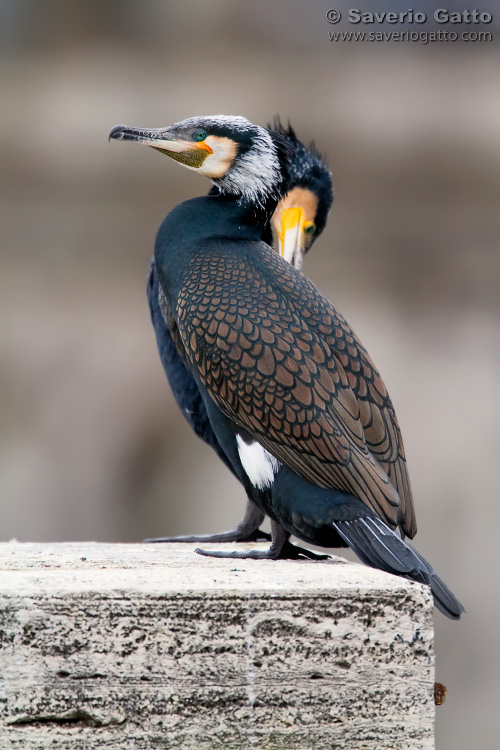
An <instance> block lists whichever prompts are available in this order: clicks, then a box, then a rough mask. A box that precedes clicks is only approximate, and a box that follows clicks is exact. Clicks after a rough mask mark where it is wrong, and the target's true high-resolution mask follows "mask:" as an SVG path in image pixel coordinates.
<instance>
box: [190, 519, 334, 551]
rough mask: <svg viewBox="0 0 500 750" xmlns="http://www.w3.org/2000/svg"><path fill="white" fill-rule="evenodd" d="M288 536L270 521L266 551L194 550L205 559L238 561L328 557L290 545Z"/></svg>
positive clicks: (286, 532)
mask: <svg viewBox="0 0 500 750" xmlns="http://www.w3.org/2000/svg"><path fill="white" fill-rule="evenodd" d="M289 536H290V534H289V533H288V531H285V529H284V528H283V527H282V526H280V524H279V523H277V522H276V521H273V520H272V519H271V540H272V541H271V546H270V547H269V549H266V550H259V549H251V550H245V551H243V550H241V551H237V550H235V551H234V552H217V551H212V550H205V549H199V548H198V549H195V552H197V553H198V554H199V555H204V556H205V557H230V558H236V559H238V560H240V559H242V560H301V559H304V558H308V559H309V560H327V559H329V557H330V555H318V554H316V552H312V551H311V550H308V549H303V547H298V546H296V545H295V544H290V542H289V541H288V538H289Z"/></svg>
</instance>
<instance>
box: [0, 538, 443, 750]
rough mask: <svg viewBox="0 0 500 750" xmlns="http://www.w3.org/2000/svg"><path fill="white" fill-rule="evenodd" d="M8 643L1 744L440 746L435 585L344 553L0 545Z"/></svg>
mask: <svg viewBox="0 0 500 750" xmlns="http://www.w3.org/2000/svg"><path fill="white" fill-rule="evenodd" d="M240 546H242V545H240ZM243 546H244V545H243ZM0 647H1V649H0V748H1V749H2V750H14V749H16V750H18V749H19V750H20V749H21V748H22V749H23V750H48V749H49V748H50V750H93V749H94V748H106V749H110V750H111V749H112V750H132V749H133V750H149V749H150V748H151V749H153V748H162V749H170V748H172V749H173V748H175V750H194V749H196V750H219V748H220V749H222V748H224V750H233V749H234V750H247V749H248V750H281V749H283V750H284V749H287V750H288V749H289V750H292V749H293V750H334V749H335V748H345V749H352V750H362V749H363V748H366V749H369V750H384V749H385V748H391V750H397V749H398V748H400V749H401V750H403V749H404V750H417V748H418V749H422V750H423V749H424V748H425V750H428V749H430V748H433V747H434V742H433V724H434V702H433V687H434V665H433V623H432V601H431V597H430V594H429V592H428V590H427V589H426V587H423V586H420V585H418V584H415V583H410V582H407V581H404V580H402V579H399V578H396V577H394V576H389V575H386V574H384V573H381V572H379V571H376V570H372V569H369V568H366V567H364V566H361V565H354V564H351V563H347V562H345V561H341V560H339V559H333V560H331V561H326V562H312V561H304V562H296V561H293V562H288V561H286V562H281V561H280V562H269V561H253V560H249V561H241V560H216V559H212V560H211V559H208V558H202V557H200V556H198V555H196V554H194V553H193V547H192V546H190V545H138V544H136V545H131V544H130V545H126V544H113V545H111V544H95V543H86V544H52V545H51V544H19V543H5V544H0Z"/></svg>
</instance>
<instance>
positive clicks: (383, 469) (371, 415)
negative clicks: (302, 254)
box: [177, 243, 414, 536]
mask: <svg viewBox="0 0 500 750" xmlns="http://www.w3.org/2000/svg"><path fill="white" fill-rule="evenodd" d="M221 244H222V247H224V245H223V243H221ZM228 245H229V243H228ZM233 247H234V245H233ZM192 264H193V265H192V267H191V272H190V275H189V281H188V283H187V284H186V285H185V286H184V287H183V289H182V291H181V293H180V296H179V300H178V310H177V311H178V316H177V318H178V326H179V332H180V335H181V337H182V340H183V343H184V346H185V348H186V352H187V354H188V356H189V357H190V358H191V360H192V362H193V364H194V365H195V366H196V367H197V369H198V370H199V373H200V376H201V378H202V381H203V383H204V384H205V386H206V387H207V388H208V390H209V391H210V393H211V395H212V397H213V398H214V400H215V401H216V402H217V403H218V405H219V406H220V408H221V409H222V410H223V411H224V412H225V413H226V414H227V415H228V416H229V417H230V418H231V419H233V420H234V421H235V422H236V423H237V424H239V425H240V426H241V427H242V428H244V429H246V430H248V431H249V432H251V433H252V434H254V435H255V436H256V437H257V439H258V440H259V441H260V442H261V443H262V445H264V447H265V448H267V450H269V451H270V452H271V453H272V454H273V455H275V456H276V458H278V459H279V460H280V461H281V462H282V463H284V464H285V465H287V466H289V467H290V468H292V469H293V470H294V471H296V472H297V473H298V474H299V475H300V476H302V477H304V478H305V479H308V480H309V481H311V482H313V483H315V484H318V485H320V486H322V487H331V488H337V489H341V490H345V491H348V492H352V493H353V494H355V495H356V496H357V497H359V498H360V499H361V500H363V501H364V502H365V503H366V504H367V505H369V506H370V507H371V508H373V509H374V510H375V511H376V512H377V513H378V514H379V515H380V516H381V517H382V518H384V519H385V520H386V521H387V522H388V523H389V524H391V525H392V526H396V525H399V524H401V525H402V528H403V529H404V530H405V532H406V533H407V534H408V535H409V536H412V533H411V532H412V530H413V518H414V516H413V508H412V501H411V494H410V490H409V482H408V477H407V472H406V463H405V458H404V450H403V445H402V440H401V433H400V430H399V426H398V424H397V421H396V417H395V414H394V409H393V407H392V403H391V401H390V399H389V396H388V394H387V391H386V389H385V386H384V384H383V382H382V380H381V378H380V375H379V373H378V372H377V370H376V368H375V367H374V365H373V363H372V362H371V360H370V358H369V356H368V354H367V352H366V350H365V349H364V348H363V346H362V345H361V343H360V341H359V340H358V339H357V338H356V336H355V334H354V333H353V332H352V330H351V329H350V327H349V326H348V324H347V323H346V321H345V320H344V319H343V318H342V316H340V315H339V314H338V313H337V311H336V310H335V308H334V307H333V305H331V304H330V303H329V302H328V301H327V300H326V299H325V298H324V297H322V295H321V294H320V293H319V292H318V290H317V289H316V287H314V285H313V284H312V283H311V282H309V281H308V280H307V279H306V278H305V277H303V276H302V275H301V274H299V273H297V272H296V271H295V270H294V269H293V268H291V267H290V266H289V265H288V264H287V263H286V262H284V261H282V260H281V259H280V258H279V256H277V254H275V253H274V252H273V251H271V250H270V249H269V248H268V247H267V246H266V245H263V244H260V243H255V244H253V243H252V249H251V250H250V252H248V254H247V255H246V256H244V257H242V256H241V254H237V253H235V252H234V251H232V250H231V247H228V248H227V251H226V252H219V253H217V254H208V253H200V255H199V256H198V257H196V258H194V259H193V260H192Z"/></svg>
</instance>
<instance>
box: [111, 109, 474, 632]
mask: <svg viewBox="0 0 500 750" xmlns="http://www.w3.org/2000/svg"><path fill="white" fill-rule="evenodd" d="M110 137H112V138H115V139H118V140H133V141H140V142H143V143H146V144H148V145H150V146H153V147H154V148H157V149H159V150H160V151H162V152H163V153H165V154H167V155H169V156H171V157H172V158H174V159H175V160H177V161H179V162H180V163H181V164H184V165H185V166H187V167H188V168H189V169H193V170H196V171H198V172H200V173H202V174H204V175H206V176H207V177H209V178H210V179H212V181H213V182H214V183H215V184H216V185H217V186H218V187H219V189H220V191H221V192H220V194H219V195H217V196H214V195H213V196H205V197H200V198H194V199H192V200H189V201H186V202H184V203H182V204H180V205H179V206H177V207H176V208H174V209H173V210H172V211H171V212H170V213H169V214H168V215H167V217H166V218H165V219H164V220H163V222H162V224H161V226H160V229H159V230H158V234H157V237H156V243H155V262H156V267H157V269H158V276H159V280H160V285H161V289H162V291H163V294H164V314H165V317H166V319H167V320H168V324H169V327H170V330H171V333H172V335H173V337H174V340H175V341H176V344H177V346H178V350H179V352H180V353H181V356H182V357H183V358H184V361H185V362H186V364H187V366H188V368H189V369H190V372H191V373H192V375H193V377H194V379H195V380H196V382H197V385H198V388H199V390H200V393H201V395H202V398H203V402H204V404H205V407H206V410H207V413H208V417H209V419H210V422H211V425H212V428H213V430H214V433H215V434H216V436H217V440H218V442H219V444H220V445H221V447H222V448H223V450H224V452H225V453H226V456H227V457H228V459H229V460H230V462H231V465H232V467H233V468H234V469H235V470H236V471H237V473H238V476H239V478H240V480H241V481H242V482H243V484H244V486H245V489H246V491H247V494H248V495H249V497H252V499H253V501H254V502H255V503H256V504H257V505H258V506H259V507H260V509H261V511H263V512H264V513H266V514H267V515H269V517H270V519H271V536H272V543H271V546H270V548H269V549H268V550H267V551H261V550H250V551H245V552H243V551H231V552H211V551H206V550H199V552H200V553H201V554H205V555H210V556H217V557H229V558H253V559H278V558H280V557H283V556H286V554H287V551H288V538H289V536H290V535H291V534H294V535H295V536H297V537H299V538H300V539H303V540H304V541H306V542H308V543H312V544H317V545H320V546H323V547H338V546H343V544H342V543H347V544H348V545H349V546H350V547H352V549H353V550H354V551H355V552H356V553H357V555H358V556H359V557H360V558H361V560H362V561H363V562H365V563H367V564H368V565H371V566H373V567H376V568H380V569H382V570H385V571H387V572H390V573H394V574H396V575H402V576H405V577H407V578H410V579H413V580H415V581H419V582H422V583H426V584H428V585H429V586H430V587H431V590H432V593H433V595H434V601H435V603H436V605H437V606H438V607H439V609H441V611H443V612H444V613H445V614H446V615H447V616H449V617H452V618H455V619H456V618H459V617H460V615H461V613H462V611H463V607H462V605H461V604H460V603H459V602H458V600H457V599H456V598H455V596H454V595H453V594H452V592H451V591H450V590H449V589H448V587H447V586H446V584H445V583H444V582H443V581H442V580H441V579H440V578H439V577H438V576H437V574H436V573H435V572H434V570H433V569H432V567H431V566H430V565H429V563H427V562H426V561H425V560H424V559H423V558H422V557H421V556H420V555H419V554H418V552H416V551H415V550H414V549H413V548H412V547H411V546H410V545H409V544H408V543H407V542H405V541H404V540H403V539H402V538H401V537H400V535H399V534H398V528H400V529H401V530H402V531H403V532H404V533H405V534H406V535H407V536H409V537H412V536H413V534H414V532H415V516H414V512H413V503H412V499H411V495H410V493H409V485H408V478H407V471H406V462H405V458H404V452H403V445H402V440H401V433H400V430H399V426H398V423H397V420H396V415H395V412H394V408H393V406H392V403H391V401H390V398H389V395H388V393H387V390H386V388H385V385H384V383H383V381H382V379H381V377H380V375H379V373H378V371H377V369H376V368H375V366H374V364H373V362H372V361H371V359H370V357H369V355H368V353H367V352H366V350H365V349H364V347H363V345H362V344H361V342H360V340H359V339H358V338H357V336H356V335H355V333H354V332H353V331H352V329H351V328H350V326H349V325H348V323H347V322H346V321H345V319H344V318H343V317H342V315H341V314H340V313H339V312H338V311H337V310H336V309H335V308H334V306H333V305H332V304H331V303H330V302H329V301H328V300H327V299H326V298H325V297H323V296H322V295H321V293H320V292H319V291H318V290H317V289H316V287H315V286H314V285H313V284H312V283H311V282H310V281H309V280H308V279H307V278H306V277H305V276H303V275H302V274H301V273H299V272H298V271H297V270H296V269H295V268H293V267H292V266H291V265H290V264H289V263H287V262H286V261H285V260H283V258H281V257H279V255H278V254H277V253H275V252H274V251H273V250H272V249H271V248H270V247H269V245H267V243H264V242H262V240H261V235H262V231H263V229H264V227H265V226H266V224H267V222H268V221H269V218H270V216H271V215H272V213H273V212H274V211H275V209H276V206H277V204H278V201H279V200H280V198H281V197H283V195H284V194H285V193H286V192H287V187H288V179H289V164H290V158H291V149H290V145H289V143H288V142H287V141H286V139H285V138H283V136H282V135H280V134H276V133H273V132H269V131H267V130H265V129H264V128H261V127H259V126H256V125H253V124H252V123H250V122H249V121H248V120H246V119H245V118H242V117H227V116H222V115H218V116H214V117H194V118H191V119H188V120H184V121H182V122H180V123H176V124H174V125H172V126H169V127H167V128H162V129H158V130H146V129H138V128H129V127H126V126H117V127H115V128H113V130H112V131H111V133H110ZM255 489H257V490H258V492H257V493H255Z"/></svg>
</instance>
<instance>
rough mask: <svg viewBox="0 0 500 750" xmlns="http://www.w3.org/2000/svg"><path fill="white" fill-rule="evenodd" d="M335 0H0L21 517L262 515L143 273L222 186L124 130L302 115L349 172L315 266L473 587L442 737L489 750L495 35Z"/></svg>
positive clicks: (24, 530) (182, 520)
mask: <svg viewBox="0 0 500 750" xmlns="http://www.w3.org/2000/svg"><path fill="white" fill-rule="evenodd" d="M335 5H336V6H337V7H339V8H340V9H344V8H345V7H350V6H346V5H345V4H339V3H335ZM394 6H396V8H397V3H395V4H393V5H392V8H391V6H390V4H388V3H387V2H380V3H379V4H377V5H376V6H375V5H373V9H374V10H384V9H385V10H387V9H393V10H394ZM329 7H331V3H324V2H300V3H299V2H296V1H290V0H288V1H287V2H277V1H276V2H272V3H271V2H266V1H265V0H253V1H252V3H245V4H244V3H241V2H232V1H231V0H211V2H203V1H202V0H191V1H188V0H183V1H182V2H181V1H180V0H179V1H177V0H176V1H175V2H174V1H170V2H166V1H165V2H160V1H159V0H142V1H140V2H139V1H138V0H137V1H135V0H134V1H133V0H121V1H120V2H118V1H109V0H108V1H106V0H86V2H81V3H79V2H72V3H68V2H67V1H64V0H60V1H59V2H57V1H56V0H54V1H53V2H41V1H40V2H39V1H37V0H11V1H10V2H8V1H7V0H2V2H0V29H1V48H0V58H1V68H0V80H1V121H0V122H1V131H0V132H1V136H0V159H1V165H0V179H1V186H0V191H1V199H2V200H1V211H2V223H1V226H2V250H1V265H0V314H1V321H2V324H1V328H0V351H1V364H0V384H1V414H2V416H1V421H0V444H1V453H0V501H1V528H2V533H1V537H2V539H3V540H8V539H10V538H13V537H15V538H17V539H19V540H21V541H28V540H29V541H35V540H38V541H44V540H54V541H55V540H60V541H63V540H90V539H94V540H103V541H104V540H106V541H140V540H141V539H143V538H144V537H146V536H155V535H162V534H163V535H165V534H174V533H183V532H210V531H219V530H222V529H226V528H230V527H231V526H232V524H234V523H235V522H236V521H237V520H238V519H239V518H240V516H241V513H242V509H243V500H244V498H243V493H242V491H241V489H240V487H239V486H238V485H237V483H236V482H235V481H234V480H233V479H232V478H231V476H230V475H229V473H228V472H227V471H226V470H225V469H224V467H223V466H222V464H221V463H220V462H219V461H218V460H217V459H216V457H215V456H214V455H213V454H212V453H211V451H210V449H209V448H207V447H205V446H204V445H203V444H202V443H201V442H199V441H198V440H197V438H196V437H195V436H194V435H193V434H192V433H191V432H190V429H189V427H188V426H187V424H185V423H184V421H183V419H182V417H181V416H180V414H179V413H178V411H177V409H176V407H175V404H174V401H173V398H172V396H171V394H170V392H169V389H168V386H167V383H166V381H165V378H164V376H163V371H162V368H161V364H160V361H159V358H158V355H157V352H156V344H155V338H154V334H153V330H152V328H151V325H150V321H149V311H148V307H147V302H146V295H145V282H146V273H147V268H148V263H149V259H150V256H151V254H152V249H153V242H154V236H155V232H156V228H157V227H158V225H159V223H160V221H161V220H162V218H163V216H164V215H165V214H166V212H167V211H169V210H170V209H171V208H172V207H173V206H174V205H175V204H177V203H179V202H180V201H182V200H183V199H186V198H188V197H191V196H194V195H198V194H200V193H202V192H205V191H207V190H208V188H209V184H208V182H206V181H205V182H204V181H203V180H202V179H201V178H200V177H198V176H197V175H195V174H193V173H191V172H188V171H187V170H182V169H180V168H179V167H178V165H175V164H174V163H173V162H171V161H169V160H167V159H164V158H162V157H161V156H160V155H158V154H157V153H155V152H153V150H150V149H144V148H139V147H134V146H133V145H129V144H122V143H115V142H113V143H111V144H108V142H107V132H108V130H109V129H110V127H111V126H113V125H115V124H117V123H122V122H124V123H127V124H130V125H137V126H162V125H167V124H170V123H171V122H174V121H176V120H180V119H183V118H184V117H188V116H191V115H196V114H215V113H226V114H242V115H245V116H247V117H248V118H249V119H251V120H254V121H256V122H259V123H262V124H265V123H266V122H267V121H268V120H269V118H271V117H272V116H273V115H274V114H275V113H280V114H281V116H282V117H283V118H284V119H285V120H286V118H288V117H290V118H291V121H292V123H293V124H294V126H295V128H296V130H297V132H298V134H299V135H300V136H301V137H302V139H304V140H305V141H308V140H309V139H311V138H314V139H315V140H316V143H317V145H318V146H319V148H320V149H321V150H322V151H323V152H324V153H326V154H327V156H328V159H329V164H330V167H331V169H332V172H333V175H334V184H335V188H336V198H335V205H334V209H333V211H332V213H331V215H330V220H329V225H328V227H327V229H326V231H325V232H324V234H323V236H322V237H321V239H320V240H319V241H318V243H317V245H316V247H315V248H314V250H313V252H312V254H311V256H310V257H308V258H307V264H306V268H305V270H306V273H307V274H308V275H309V276H310V277H311V278H312V279H313V280H314V281H315V282H316V283H317V284H318V285H319V287H320V289H321V290H322V291H323V292H324V293H325V294H326V295H327V296H328V297H329V298H330V299H332V300H333V301H334V302H335V304H336V305H337V306H338V307H339V309H340V310H341V311H342V312H343V313H344V314H345V315H346V316H347V318H348V320H349V321H350V322H351V324H352V325H353V326H354V328H355V329H356V331H357V333H358V334H359V335H360V336H361V339H362V340H363V342H364V343H365V345H366V346H367V347H368V349H369V351H370V353H371V354H372V356H373V358H374V359H375V361H376V363H377V365H378V367H379V369H380V370H381V372H382V374H383V377H384V379H385V381H386V383H387V384H388V387H389V390H390V392H391V395H392V397H393V400H394V402H395V405H396V408H397V411H398V415H399V419H400V422H401V425H402V429H403V434H404V437H405V444H406V449H407V454H408V460H409V467H410V474H411V479H412V484H413V489H414V494H415V499H416V507H417V517H418V522H419V533H418V536H417V539H416V545H417V547H418V549H419V550H420V551H421V552H422V553H423V554H424V555H425V556H426V557H428V558H429V559H430V560H431V561H432V562H433V564H434V565H435V567H436V568H437V569H438V571H439V572H440V573H441V575H442V576H443V577H444V579H445V580H446V581H447V582H448V583H449V584H450V586H451V587H452V588H453V590H454V591H455V592H456V593H457V595H458V596H459V597H460V598H461V599H462V601H463V602H464V604H465V606H466V608H467V614H466V616H465V617H464V618H463V621H462V622H461V623H459V624H457V623H453V622H450V621H448V620H445V619H444V618H443V617H441V616H440V615H439V614H436V630H437V636H436V654H437V657H436V658H437V673H436V677H437V679H438V680H440V681H441V682H444V683H445V684H446V685H447V686H448V688H449V697H448V701H447V703H446V704H445V705H444V706H443V707H441V708H438V709H437V748H438V750H451V749H453V750H462V749H463V750H469V749H470V748H471V747H473V746H475V747H481V748H492V747H495V746H497V711H498V703H499V697H500V695H499V667H500V659H499V648H498V627H499V626H498V623H499V620H500V601H499V585H498V580H497V567H498V565H497V553H496V550H497V535H498V524H499V521H500V509H499V508H500V505H499V502H498V490H497V485H498V481H497V478H496V472H497V471H498V465H497V462H498V457H497V454H498V435H497V424H498V422H499V418H500V414H499V411H500V410H499V397H498V381H499V375H500V352H499V346H498V341H499V335H498V331H499V312H500V297H499V284H498V281H499V271H500V258H499V247H498V240H499V236H500V211H499V197H500V149H499V145H500V144H499V140H500V89H499V83H500V80H499V79H500V54H499V44H498V43H497V41H494V42H493V43H479V42H478V43H474V44H473V43H469V44H465V43H464V44H460V43H456V44H439V43H436V44H429V45H420V44H418V43H399V44H398V43H392V44H391V43H384V44H369V43H364V44H363V43H351V44H348V43H337V44H335V43H330V42H329V40H328V31H330V30H331V28H332V27H331V26H329V24H328V23H327V22H326V21H325V18H324V14H325V10H326V9H327V8H329ZM413 7H414V8H416V6H415V5H414V6H413ZM419 7H420V6H419ZM430 7H431V6H430V5H429V3H427V4H426V9H427V10H428V9H429V8H430ZM488 7H489V9H490V10H493V12H494V11H495V9H494V8H493V9H492V6H491V3H490V5H489V6H487V5H485V6H482V8H481V9H488ZM405 9H406V8H405ZM499 17H500V13H499ZM339 28H340V27H339ZM343 28H346V26H344V27H343ZM495 28H496V27H495V25H494V24H493V25H490V26H489V28H488V30H490V31H492V32H493V33H495ZM496 34H497V36H499V38H500V31H499V30H498V29H497V30H496Z"/></svg>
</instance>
